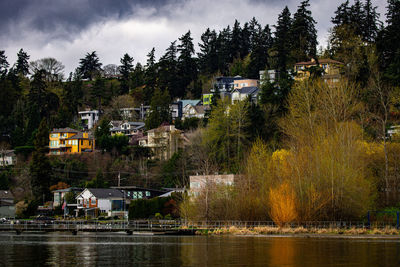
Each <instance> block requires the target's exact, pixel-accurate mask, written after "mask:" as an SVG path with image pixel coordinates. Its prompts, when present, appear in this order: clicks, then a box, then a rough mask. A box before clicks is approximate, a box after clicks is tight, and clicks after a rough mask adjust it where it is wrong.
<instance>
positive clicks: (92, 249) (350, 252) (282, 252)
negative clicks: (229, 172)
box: [0, 233, 400, 266]
mask: <svg viewBox="0 0 400 267" xmlns="http://www.w3.org/2000/svg"><path fill="white" fill-rule="evenodd" d="M75 265H77V266H400V240H399V239H386V240H385V239H358V238H357V239H341V238H307V237H270V236H255V237H254V236H251V237H250V236H249V237H245V236H211V237H206V236H145V235H141V236H135V235H132V236H128V235H126V234H122V233H121V234H95V233H78V235H76V236H73V235H71V234H69V233H48V234H29V233H23V234H21V235H15V234H11V233H0V266H75Z"/></svg>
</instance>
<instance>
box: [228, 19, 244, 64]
mask: <svg viewBox="0 0 400 267" xmlns="http://www.w3.org/2000/svg"><path fill="white" fill-rule="evenodd" d="M241 32H242V29H241V28H240V23H239V22H238V21H237V20H235V23H234V25H233V28H232V39H231V43H230V50H231V51H230V55H231V57H232V58H240V46H241Z"/></svg>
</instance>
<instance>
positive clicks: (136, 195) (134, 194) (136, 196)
mask: <svg viewBox="0 0 400 267" xmlns="http://www.w3.org/2000/svg"><path fill="white" fill-rule="evenodd" d="M137 198H138V193H137V192H136V191H135V192H133V199H137Z"/></svg>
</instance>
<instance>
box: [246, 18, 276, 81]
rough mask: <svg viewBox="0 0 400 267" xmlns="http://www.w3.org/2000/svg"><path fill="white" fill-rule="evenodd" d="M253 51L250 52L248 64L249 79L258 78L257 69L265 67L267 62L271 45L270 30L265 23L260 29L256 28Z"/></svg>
mask: <svg viewBox="0 0 400 267" xmlns="http://www.w3.org/2000/svg"><path fill="white" fill-rule="evenodd" d="M254 42H255V43H254V45H253V51H251V54H250V64H249V66H248V72H247V76H248V78H251V79H258V78H259V71H260V70H263V69H265V68H266V67H267V66H269V64H268V57H269V55H268V50H269V49H270V48H271V47H272V37H271V30H270V29H269V26H268V25H266V26H265V28H264V29H263V30H262V29H261V27H260V28H259V29H258V32H257V35H256V36H255V37H254Z"/></svg>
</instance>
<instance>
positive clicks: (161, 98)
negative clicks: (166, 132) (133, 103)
mask: <svg viewBox="0 0 400 267" xmlns="http://www.w3.org/2000/svg"><path fill="white" fill-rule="evenodd" d="M169 103H170V97H169V94H168V91H164V92H163V93H162V92H161V90H160V89H158V88H156V90H155V92H154V95H153V97H152V99H151V103H150V114H149V115H148V116H147V118H146V129H148V130H150V129H154V128H157V127H158V126H160V125H161V124H162V123H163V122H166V123H170V122H171V114H170V110H169Z"/></svg>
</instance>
